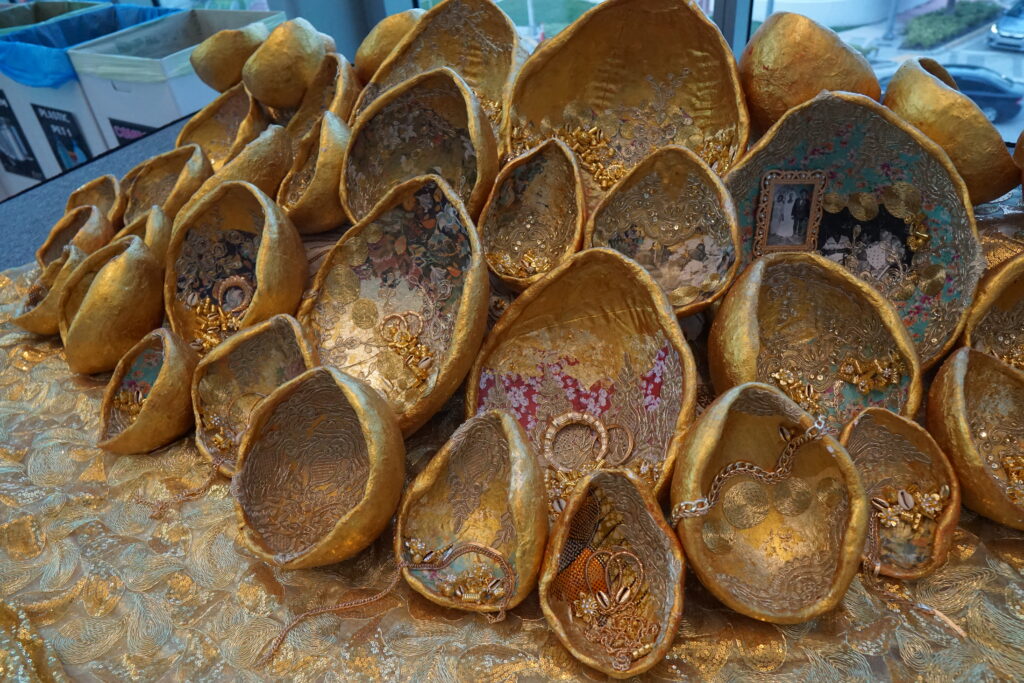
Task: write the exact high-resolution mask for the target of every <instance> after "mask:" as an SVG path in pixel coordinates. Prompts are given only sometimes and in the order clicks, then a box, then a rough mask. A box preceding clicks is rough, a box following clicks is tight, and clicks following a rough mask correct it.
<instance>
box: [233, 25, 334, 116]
mask: <svg viewBox="0 0 1024 683" xmlns="http://www.w3.org/2000/svg"><path fill="white" fill-rule="evenodd" d="M326 54H327V52H326V50H325V46H324V42H323V40H322V39H321V38H320V34H319V33H318V32H317V30H316V29H315V28H313V25H312V24H310V23H309V22H308V21H306V20H305V19H303V18H301V17H299V18H296V19H292V20H290V21H286V22H284V23H283V24H279V25H278V26H277V28H275V29H274V30H273V31H271V32H270V35H269V36H268V37H267V39H266V40H264V41H263V43H262V44H261V45H260V46H259V47H257V48H256V50H255V51H254V52H253V53H252V56H250V57H249V59H248V60H246V62H245V66H243V67H242V82H243V83H245V89H246V90H248V91H249V92H251V93H252V95H253V97H255V98H256V99H257V100H259V101H260V102H261V103H262V104H265V105H267V106H268V107H278V108H281V109H291V108H293V107H297V106H299V104H300V103H301V102H302V96H303V95H304V94H305V92H306V88H307V87H308V86H309V84H310V83H312V82H313V77H314V76H316V72H317V69H319V68H320V63H321V62H322V61H323V59H324V56H325V55H326Z"/></svg>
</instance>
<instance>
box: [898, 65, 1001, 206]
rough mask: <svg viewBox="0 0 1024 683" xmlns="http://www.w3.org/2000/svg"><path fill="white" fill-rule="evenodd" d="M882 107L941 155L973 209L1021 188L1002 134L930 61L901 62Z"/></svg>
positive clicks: (952, 81) (949, 77) (939, 68)
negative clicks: (926, 139)
mask: <svg viewBox="0 0 1024 683" xmlns="http://www.w3.org/2000/svg"><path fill="white" fill-rule="evenodd" d="M884 103H885V106H887V107H889V108H890V109H892V110H893V111H894V112H896V113H897V114H899V115H900V116H902V117H903V118H904V119H906V121H907V122H908V123H910V124H912V125H914V126H916V127H917V128H919V129H920V130H921V132H922V133H924V134H925V135H927V136H928V137H930V138H931V139H932V140H934V141H935V142H936V143H938V145H939V146H940V147H942V149H944V150H945V151H946V153H947V154H948V155H949V158H950V160H951V161H952V162H953V165H954V166H956V169H957V171H958V172H959V173H960V176H961V177H962V178H963V179H964V183H966V185H967V190H968V192H970V195H971V202H972V203H973V204H981V203H983V202H989V201H992V200H993V199H998V198H999V197H1001V196H1003V195H1004V194H1006V193H1007V192H1009V191H1010V190H1012V189H1013V188H1014V187H1016V186H1017V185H1020V180H1021V176H1020V169H1019V168H1017V166H1016V164H1014V163H1013V159H1012V158H1011V157H1010V153H1009V152H1008V151H1007V149H1006V144H1005V143H1004V142H1003V136H1002V134H1001V133H1000V132H999V131H998V130H996V127H995V126H994V125H992V123H991V122H990V121H989V120H988V118H987V117H986V116H985V114H984V113H982V111H981V109H980V108H979V107H978V105H977V104H975V103H974V100H972V99H971V98H970V97H968V96H967V95H965V94H963V93H962V92H960V90H959V88H958V87H957V85H956V81H955V80H954V79H953V77H952V76H950V75H949V72H947V71H946V69H945V68H943V66H942V65H941V64H939V63H938V62H936V61H935V60H933V59H928V58H927V57H921V58H917V59H908V60H907V61H905V62H903V65H902V66H900V68H899V69H898V70H897V71H896V73H895V75H893V77H892V80H891V81H889V85H888V86H886V88H885V100H884Z"/></svg>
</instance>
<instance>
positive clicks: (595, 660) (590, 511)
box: [539, 471, 686, 678]
mask: <svg viewBox="0 0 1024 683" xmlns="http://www.w3.org/2000/svg"><path fill="white" fill-rule="evenodd" d="M685 569H686V562H685V560H684V559H683V551H682V548H680V546H679V540H678V539H677V538H676V535H675V534H674V533H673V532H672V528H671V527H669V525H668V524H667V523H666V522H665V517H664V516H663V515H662V512H661V508H660V507H659V506H658V503H657V502H656V501H655V499H654V496H653V494H652V492H651V490H650V489H649V487H648V486H647V484H646V482H643V481H641V480H640V479H639V478H638V477H636V476H634V475H633V474H631V473H629V472H624V471H597V472H592V473H590V474H588V475H587V476H586V477H584V478H583V479H582V480H581V481H580V483H579V485H578V486H577V487H576V489H575V491H574V493H573V495H572V497H571V498H570V499H569V502H568V505H567V506H566V508H565V513H564V514H563V515H562V516H561V517H560V518H559V519H558V520H557V521H556V522H555V524H554V526H553V528H552V530H551V538H550V540H549V541H548V548H547V552H546V554H545V556H544V565H543V568H542V569H541V575H540V589H539V592H540V604H541V608H542V609H543V610H544V617H545V618H546V619H547V622H548V625H549V626H550V627H551V629H552V630H553V631H554V632H555V635H556V636H558V639H559V640H560V641H562V644H563V645H565V647H566V648H567V649H568V650H569V652H571V653H572V655H573V656H574V657H576V659H578V660H580V661H581V662H583V663H584V664H586V665H587V666H590V667H593V668H595V669H597V670H598V671H600V672H602V673H604V674H607V675H609V676H612V677H613V678H628V677H630V676H636V675H638V674H642V673H644V672H645V671H648V670H650V669H651V668H652V667H653V666H654V665H656V664H657V663H658V662H660V661H661V660H662V659H663V658H664V657H665V655H666V654H667V653H668V651H669V649H670V648H671V646H672V642H673V641H674V640H675V637H676V631H677V630H678V628H679V622H680V620H681V619H682V616H683V577H684V574H685Z"/></svg>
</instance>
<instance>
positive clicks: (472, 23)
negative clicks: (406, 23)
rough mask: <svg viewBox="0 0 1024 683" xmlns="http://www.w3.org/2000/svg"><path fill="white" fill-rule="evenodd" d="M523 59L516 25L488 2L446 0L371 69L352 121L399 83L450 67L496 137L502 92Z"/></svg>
mask: <svg viewBox="0 0 1024 683" xmlns="http://www.w3.org/2000/svg"><path fill="white" fill-rule="evenodd" d="M396 28H400V27H396ZM390 30H393V29H390ZM525 57H526V55H525V53H524V52H523V50H522V49H521V48H520V46H519V34H518V33H517V32H516V27H515V24H513V23H512V20H511V19H509V17H508V15H507V14H505V12H503V11H502V10H501V9H500V8H499V7H498V6H497V5H496V4H495V3H493V2H491V0H445V1H444V2H440V3H438V4H437V5H435V6H434V7H433V8H431V9H430V10H429V11H428V12H426V13H425V14H423V15H422V16H421V17H419V18H417V19H415V21H414V25H413V26H412V27H411V28H409V29H408V30H407V32H406V33H405V35H404V36H403V37H402V39H401V41H400V42H399V43H398V44H397V45H395V47H394V48H393V49H392V50H391V52H390V53H389V54H388V56H387V58H386V59H384V61H383V62H382V63H381V65H380V66H379V67H378V68H377V69H376V70H375V71H374V74H373V76H372V78H370V79H369V81H368V82H367V83H366V87H365V88H363V92H362V93H361V94H360V96H359V100H358V101H357V102H356V105H355V108H354V109H353V112H352V115H353V122H354V121H355V118H357V117H360V116H362V115H363V113H364V112H365V111H366V110H368V109H369V108H370V105H371V104H373V103H374V102H375V101H376V100H377V98H379V97H380V96H381V95H383V94H384V93H385V92H387V91H388V90H389V89H391V88H394V87H395V86H397V85H398V84H399V83H402V82H403V81H407V80H409V79H410V78H414V77H415V76H418V75H420V74H422V73H426V72H427V71H431V70H433V69H436V68H438V67H449V68H450V69H452V70H453V71H455V72H456V73H458V74H459V76H461V77H462V78H463V79H465V81H466V83H467V84H469V87H470V88H471V89H472V91H473V93H474V94H475V95H476V98H477V99H478V100H479V101H480V104H481V105H482V106H483V110H484V113H485V114H486V120H487V121H489V122H490V124H491V126H492V129H493V132H494V133H495V134H496V133H497V129H498V125H499V123H500V122H501V116H502V105H503V104H504V102H505V88H506V87H507V86H508V85H509V84H510V83H511V81H512V79H513V78H514V77H515V75H516V73H517V72H518V71H519V67H520V66H521V65H522V63H523V60H524V59H525ZM357 61H358V56H357Z"/></svg>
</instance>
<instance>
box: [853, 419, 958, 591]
mask: <svg viewBox="0 0 1024 683" xmlns="http://www.w3.org/2000/svg"><path fill="white" fill-rule="evenodd" d="M840 443H842V444H843V446H844V447H845V448H846V450H847V452H848V453H849V454H850V458H852V459H853V464H854V466H855V467H856V468H857V472H859V473H860V477H861V482H862V483H863V485H864V489H865V491H866V493H867V496H868V498H869V499H870V501H871V508H870V510H869V515H870V517H869V518H868V535H867V542H866V543H865V546H864V561H865V565H866V567H867V569H868V570H869V571H874V572H877V573H880V574H884V575H885V576H892V577H894V578H898V579H919V578H921V577H922V576H927V575H928V574H931V573H932V572H933V571H935V570H936V569H938V568H939V567H941V566H942V565H943V564H945V562H946V557H947V555H948V554H949V548H950V545H951V544H952V542H953V533H954V532H955V531H956V525H957V522H958V521H959V519H960V482H959V481H958V480H957V477H956V472H954V471H953V466H952V465H951V464H950V462H949V459H948V458H947V457H946V455H945V454H944V453H943V452H942V450H941V449H940V448H939V446H938V444H936V443H935V440H934V439H933V438H932V437H931V435H930V434H929V433H928V432H926V431H925V429H924V428H923V427H921V426H920V425H919V424H917V423H916V422H913V421H911V420H908V419H906V418H903V417H900V416H899V415H896V414H895V413H892V412H890V411H888V410H883V409H881V408H868V409H866V410H865V411H864V412H862V413H861V414H860V415H858V416H857V417H856V418H854V420H853V421H852V422H850V424H848V425H846V428H845V429H844V430H843V433H842V435H841V437H840Z"/></svg>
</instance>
